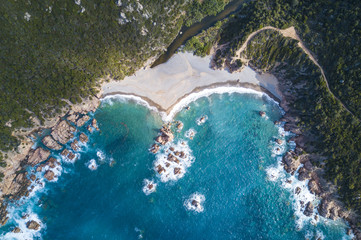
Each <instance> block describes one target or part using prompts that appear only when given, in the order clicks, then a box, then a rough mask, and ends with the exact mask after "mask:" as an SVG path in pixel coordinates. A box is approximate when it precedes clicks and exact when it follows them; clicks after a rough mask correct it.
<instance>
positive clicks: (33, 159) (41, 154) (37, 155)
mask: <svg viewBox="0 0 361 240" xmlns="http://www.w3.org/2000/svg"><path fill="white" fill-rule="evenodd" d="M49 156H50V151H48V150H45V149H43V148H41V147H38V148H37V149H35V150H33V149H32V150H30V151H29V155H28V158H27V160H26V162H27V164H29V165H31V166H33V167H34V166H35V165H36V164H38V163H41V162H43V161H45V160H46V159H47V158H48V157H49Z"/></svg>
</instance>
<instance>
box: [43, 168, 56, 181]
mask: <svg viewBox="0 0 361 240" xmlns="http://www.w3.org/2000/svg"><path fill="white" fill-rule="evenodd" d="M54 176H55V174H54V172H53V171H51V170H47V171H46V172H45V174H44V177H45V178H46V179H47V180H48V181H51V180H53V179H54Z"/></svg>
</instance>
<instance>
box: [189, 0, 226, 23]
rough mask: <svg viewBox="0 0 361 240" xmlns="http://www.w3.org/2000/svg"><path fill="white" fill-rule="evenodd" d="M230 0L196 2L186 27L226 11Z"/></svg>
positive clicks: (193, 4)
mask: <svg viewBox="0 0 361 240" xmlns="http://www.w3.org/2000/svg"><path fill="white" fill-rule="evenodd" d="M229 2H230V1H229V0H195V1H193V3H192V4H191V6H190V7H189V11H188V17H187V19H186V21H185V26H187V27H189V26H191V25H192V24H193V23H196V22H200V21H201V20H202V19H203V18H204V17H206V16H210V15H216V14H217V13H219V12H220V11H222V10H223V9H224V7H225V6H226V5H227V3H229Z"/></svg>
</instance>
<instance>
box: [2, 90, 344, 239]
mask: <svg viewBox="0 0 361 240" xmlns="http://www.w3.org/2000/svg"><path fill="white" fill-rule="evenodd" d="M259 111H265V112H266V114H267V117H266V118H263V117H260V115H259ZM202 116H206V121H205V122H204V123H203V124H201V125H198V124H197V120H198V119H199V118H200V117H202ZM94 117H95V118H96V119H97V121H98V124H99V128H100V131H99V132H95V133H93V134H92V135H90V142H89V143H88V144H87V146H86V147H83V151H82V152H80V159H79V160H77V161H76V162H75V163H74V164H71V163H63V164H62V167H63V169H62V175H61V176H60V177H59V179H58V181H57V182H54V183H47V185H46V188H45V189H43V190H41V191H40V192H39V193H38V194H37V195H36V196H35V197H34V200H32V201H29V202H31V203H32V205H31V204H30V203H29V202H28V203H27V204H24V205H22V206H20V207H18V208H17V210H14V212H13V214H14V216H15V215H16V212H18V215H19V216H20V212H21V211H23V212H24V211H29V206H31V211H32V212H33V213H34V214H36V215H37V217H38V218H39V219H40V220H41V221H42V223H43V228H42V229H41V230H40V232H38V233H35V236H38V238H42V239H140V238H143V239H306V238H309V239H315V238H316V236H319V237H322V238H325V239H343V238H344V239H347V238H346V235H345V225H344V224H343V223H342V222H334V221H328V222H325V220H324V219H322V218H320V219H319V220H318V221H314V220H312V219H313V217H312V218H305V217H302V214H300V212H299V211H298V210H297V206H298V205H297V201H296V200H295V197H294V195H293V194H292V193H291V191H293V190H292V188H294V187H295V185H296V184H300V183H296V181H295V179H294V178H292V177H291V178H290V176H288V175H286V174H284V172H283V171H282V169H281V168H280V166H279V160H280V159H279V157H280V154H282V153H283V152H284V151H286V150H287V149H288V148H289V147H290V146H287V145H285V144H283V145H282V146H278V145H276V144H275V138H280V139H283V140H284V142H286V141H287V140H288V138H289V136H288V135H287V134H285V133H283V132H282V130H281V129H279V128H278V127H277V126H275V125H274V123H273V122H274V121H275V120H278V119H280V117H281V111H280V109H279V107H278V106H277V105H276V104H275V103H273V102H272V101H270V100H268V99H267V98H266V97H260V96H256V95H254V94H237V93H233V94H222V95H219V94H214V95H211V96H210V97H203V98H200V99H198V100H197V101H195V102H193V103H191V104H190V109H189V110H182V111H181V112H180V113H179V114H178V115H177V116H176V119H175V120H179V121H182V122H183V123H184V128H183V130H182V131H181V132H176V133H175V135H176V137H175V141H174V143H181V142H185V144H186V145H185V147H184V148H185V149H188V150H189V152H188V154H189V155H190V156H192V157H193V162H192V163H191V165H190V166H189V167H188V168H186V172H185V173H184V176H183V177H182V178H180V179H179V180H177V181H166V182H162V181H161V178H160V176H159V175H158V174H157V173H156V172H155V171H154V164H153V162H154V161H155V159H156V158H157V157H160V156H161V154H162V153H163V152H164V151H167V147H166V148H164V149H161V151H160V153H158V155H157V156H156V155H154V154H152V153H150V152H149V151H148V149H149V148H150V146H151V145H152V144H153V143H154V139H155V137H156V136H157V134H158V132H159V129H160V128H161V126H162V124H163V122H162V119H161V117H160V115H159V114H158V113H156V112H154V111H150V110H149V109H148V108H146V107H145V106H142V105H139V104H137V103H135V102H134V101H124V100H119V99H118V100H117V99H113V100H109V99H108V100H107V101H104V102H103V104H102V106H101V107H100V108H99V109H98V110H97V112H96V113H95V114H94ZM189 129H194V130H195V132H196V134H195V136H194V138H193V140H190V139H188V138H187V137H185V133H186V131H187V130H189ZM282 135H284V136H282ZM277 147H279V148H280V149H281V150H280V151H279V152H277V151H276V150H275V149H276V148H277ZM92 159H94V160H95V162H96V163H97V165H98V168H97V169H96V170H93V171H92V170H90V169H89V168H88V167H87V164H88V163H89V161H90V160H92ZM287 178H290V179H292V181H293V183H292V184H289V185H287V184H285V180H286V179H287ZM145 179H148V180H153V181H154V183H155V184H157V188H156V191H155V192H153V193H151V194H149V195H146V194H145V193H144V192H143V191H142V188H143V186H144V180H145ZM290 189H291V190H290ZM302 191H306V189H303V190H302ZM192 194H198V195H199V196H203V197H204V202H203V203H202V207H203V211H200V212H196V211H193V210H191V209H188V208H187V206H186V204H185V202H186V201H187V199H189V198H190V196H192ZM306 195H307V194H306ZM314 201H317V200H314ZM19 209H21V210H19ZM14 223H15V220H10V221H9V224H10V227H11V224H14ZM7 227H8V228H10V227H9V225H8V226H7ZM30 234H33V235H34V233H30ZM7 236H10V235H7ZM12 236H15V234H13V235H12ZM9 238H10V237H9ZM34 238H37V237H34Z"/></svg>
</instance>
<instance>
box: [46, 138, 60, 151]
mask: <svg viewBox="0 0 361 240" xmlns="http://www.w3.org/2000/svg"><path fill="white" fill-rule="evenodd" d="M41 141H42V143H43V144H44V145H45V146H46V147H48V148H50V149H54V150H60V149H61V145H60V144H58V143H57V142H56V141H55V140H54V138H52V137H51V136H50V135H49V136H46V137H44V138H43V139H42V140H41Z"/></svg>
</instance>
